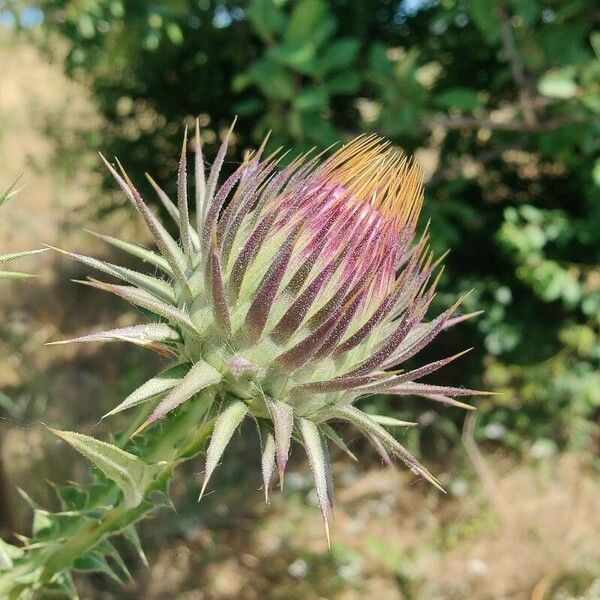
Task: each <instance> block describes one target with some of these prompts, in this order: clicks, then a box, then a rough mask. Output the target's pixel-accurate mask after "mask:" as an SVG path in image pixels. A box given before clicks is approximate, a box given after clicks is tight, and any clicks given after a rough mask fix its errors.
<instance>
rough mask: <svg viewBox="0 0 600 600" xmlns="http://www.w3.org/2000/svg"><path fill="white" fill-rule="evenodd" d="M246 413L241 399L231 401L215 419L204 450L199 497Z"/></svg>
mask: <svg viewBox="0 0 600 600" xmlns="http://www.w3.org/2000/svg"><path fill="white" fill-rule="evenodd" d="M247 414H248V406H247V405H246V404H245V403H244V402H242V401H241V400H236V401H235V402H232V403H231V404H230V405H229V406H228V407H227V408H226V409H225V410H224V411H223V412H222V413H221V414H220V415H219V416H218V417H217V419H216V420H215V427H214V429H213V433H212V436H211V438H210V443H209V445H208V450H207V451H206V464H205V467H204V481H203V482H202V489H201V490H200V498H202V495H203V494H204V490H205V489H206V486H207V485H208V482H209V480H210V477H211V475H212V474H213V472H214V470H215V468H216V467H217V464H218V463H219V461H220V460H221V456H223V452H225V448H227V444H229V441H230V440H231V437H232V436H233V434H234V432H235V430H236V429H237V428H238V427H239V425H240V423H241V422H242V421H243V420H244V417H245V416H246V415H247Z"/></svg>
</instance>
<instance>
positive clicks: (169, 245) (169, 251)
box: [100, 155, 191, 295]
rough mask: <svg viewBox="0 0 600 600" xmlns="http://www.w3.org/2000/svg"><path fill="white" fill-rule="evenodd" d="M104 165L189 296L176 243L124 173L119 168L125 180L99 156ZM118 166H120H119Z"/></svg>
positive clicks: (180, 254) (181, 258)
mask: <svg viewBox="0 0 600 600" xmlns="http://www.w3.org/2000/svg"><path fill="white" fill-rule="evenodd" d="M100 156H101V158H102V160H103V161H104V164H105V165H106V167H107V168H108V170H109V171H110V172H111V174H112V176H113V177H114V178H115V179H116V180H117V183H118V184H119V186H120V187H121V189H122V190H123V192H125V195H126V196H127V198H128V199H129V200H130V201H131V203H132V204H133V206H134V207H135V208H137V210H138V212H139V213H140V214H141V215H142V217H143V218H144V221H146V225H147V226H148V229H149V230H150V232H151V233H152V235H153V237H154V240H155V241H156V245H157V246H158V248H159V250H160V253H161V254H162V255H163V257H164V258H165V260H166V261H167V262H168V263H169V266H170V267H171V270H172V272H173V275H174V277H175V279H176V280H177V282H178V283H179V285H181V287H182V288H183V289H184V290H185V291H186V292H187V293H188V294H189V295H191V292H190V289H189V285H188V282H187V279H186V276H185V268H186V265H185V259H184V256H183V253H182V252H181V248H179V246H178V245H177V242H176V241H175V240H174V239H173V238H172V237H171V235H170V234H169V233H168V232H167V230H166V229H165V228H164V226H163V224H162V223H161V222H160V220H159V219H158V218H157V217H156V215H155V214H154V213H153V212H152V211H151V210H150V208H148V206H147V205H146V203H145V202H144V201H143V199H142V197H141V196H140V194H139V192H138V191H137V189H136V188H135V187H134V186H133V184H132V183H131V181H129V179H128V178H127V175H126V174H125V171H124V170H123V168H122V167H120V168H121V172H122V173H123V175H124V177H125V178H126V179H123V177H121V176H120V175H119V174H118V173H117V172H116V171H115V169H113V167H112V165H111V164H110V163H109V162H108V161H107V160H106V159H105V158H104V157H103V156H102V155H100ZM119 166H120V165H119Z"/></svg>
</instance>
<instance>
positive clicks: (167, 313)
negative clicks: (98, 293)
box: [80, 280, 197, 333]
mask: <svg viewBox="0 0 600 600" xmlns="http://www.w3.org/2000/svg"><path fill="white" fill-rule="evenodd" d="M80 283H82V284H83V285H89V286H90V287H95V288H98V289H99V290H104V291H105V292H111V293H113V294H115V295H117V296H120V297H121V298H123V299H124V300H126V301H127V302H131V303H132V304H135V305H136V306H140V307H141V308H145V309H146V310H149V311H151V312H153V313H154V314H156V315H158V316H159V317H164V318H165V319H169V320H171V321H172V322H173V323H175V324H176V325H179V326H181V327H186V328H187V329H190V330H192V331H194V332H196V333H197V330H196V326H195V325H194V323H193V322H192V321H191V320H190V317H189V316H188V315H187V314H186V313H185V312H183V311H182V310H180V309H179V308H176V307H174V306H172V305H171V304H166V303H165V302H161V301H160V300H158V299H157V298H155V297H154V296H153V295H152V294H150V293H148V292H146V291H144V290H140V289H138V288H135V287H131V286H126V285H113V284H111V283H104V282H102V281H96V280H92V281H82V282H80Z"/></svg>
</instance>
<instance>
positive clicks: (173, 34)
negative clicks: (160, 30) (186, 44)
mask: <svg viewBox="0 0 600 600" xmlns="http://www.w3.org/2000/svg"><path fill="white" fill-rule="evenodd" d="M165 30H166V32H167V37H168V38H169V39H170V40H171V42H173V44H175V45H176V46H180V45H181V44H182V43H183V31H181V27H179V25H178V24H177V23H175V22H174V21H170V22H169V23H167V24H166V26H165Z"/></svg>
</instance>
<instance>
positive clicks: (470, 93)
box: [435, 88, 484, 111]
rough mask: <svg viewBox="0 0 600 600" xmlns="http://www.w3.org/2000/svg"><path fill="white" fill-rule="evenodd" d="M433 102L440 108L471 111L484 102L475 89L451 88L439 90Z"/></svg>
mask: <svg viewBox="0 0 600 600" xmlns="http://www.w3.org/2000/svg"><path fill="white" fill-rule="evenodd" d="M435 104H436V105H437V106H439V107H441V108H459V109H461V110H465V111H472V110H475V109H476V108H479V107H480V106H482V105H483V104H484V102H482V100H481V98H480V97H479V94H478V93H477V92H476V91H475V90H470V89H468V88H452V89H450V90H446V91H445V92H441V93H440V94H438V95H437V96H436V98H435Z"/></svg>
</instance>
